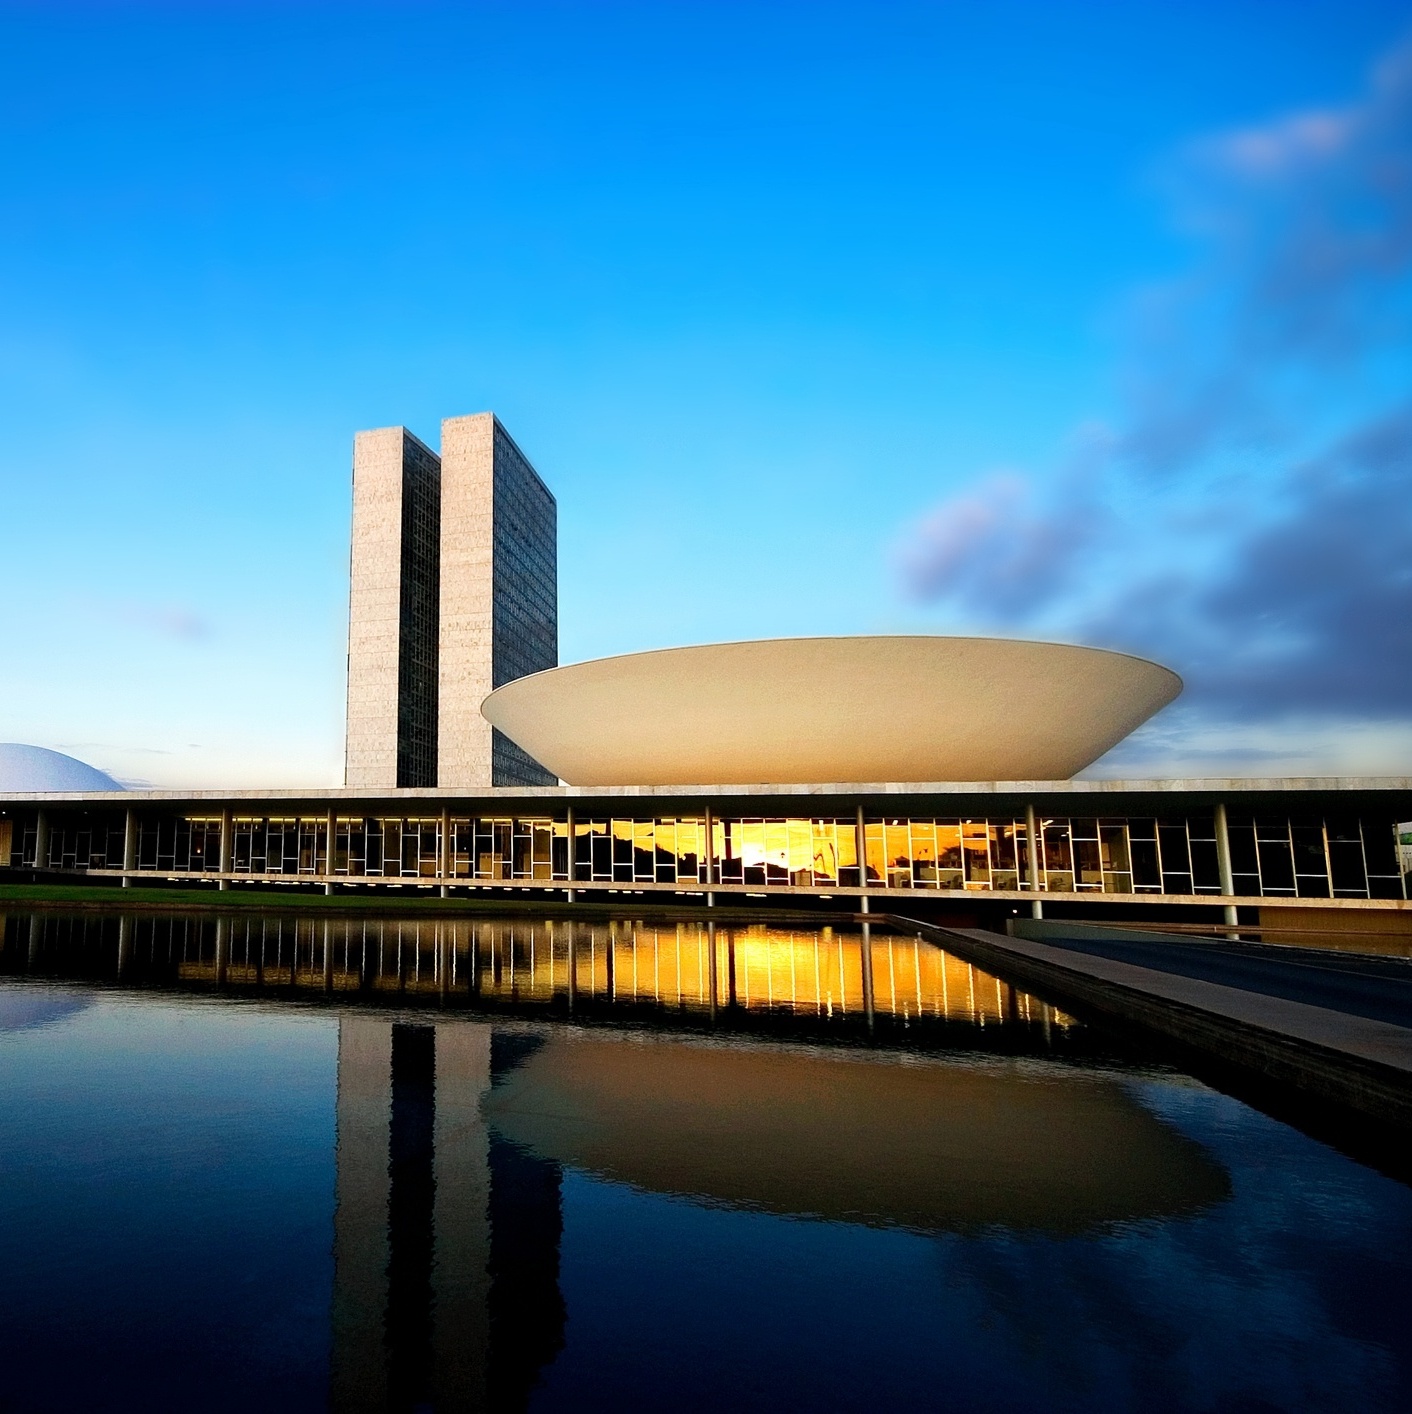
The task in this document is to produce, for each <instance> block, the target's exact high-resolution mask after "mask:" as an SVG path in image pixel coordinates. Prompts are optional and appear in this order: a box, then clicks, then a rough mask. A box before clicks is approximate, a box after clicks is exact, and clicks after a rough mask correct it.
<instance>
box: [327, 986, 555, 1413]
mask: <svg viewBox="0 0 1412 1414" xmlns="http://www.w3.org/2000/svg"><path fill="white" fill-rule="evenodd" d="M540 1044H542V1040H541V1038H539V1037H536V1036H533V1035H521V1034H515V1033H505V1032H492V1030H491V1028H490V1027H489V1026H487V1025H483V1024H477V1023H472V1022H456V1023H441V1024H436V1025H423V1024H420V1023H407V1022H401V1021H386V1020H381V1019H379V1018H377V1017H373V1016H358V1015H351V1016H350V1015H346V1014H345V1015H344V1016H342V1017H341V1018H340V1019H339V1033H338V1101H337V1129H338V1140H337V1143H338V1151H337V1174H338V1176H337V1195H336V1201H337V1206H336V1210H335V1216H334V1294H333V1320H332V1324H333V1345H332V1368H331V1377H330V1378H331V1391H330V1396H331V1397H330V1403H331V1407H332V1408H333V1409H334V1410H337V1411H356V1410H382V1409H398V1410H415V1409H438V1410H442V1409H447V1410H449V1409H458V1410H473V1409H487V1408H488V1409H495V1410H515V1409H522V1408H524V1406H525V1403H526V1400H527V1398H528V1395H529V1391H530V1389H531V1388H532V1387H533V1385H534V1383H535V1381H536V1379H537V1377H538V1373H539V1371H540V1369H541V1368H542V1367H543V1366H544V1365H545V1364H546V1363H547V1362H549V1361H550V1360H552V1359H553V1357H554V1355H555V1354H556V1353H557V1352H558V1350H559V1348H560V1346H561V1345H562V1344H563V1330H564V1304H563V1300H562V1298H561V1296H560V1294H559V1238H560V1234H561V1232H562V1227H563V1218H562V1213H561V1207H560V1182H561V1174H560V1166H559V1164H558V1163H557V1162H555V1161H554V1160H552V1159H544V1158H540V1157H537V1156H535V1155H533V1154H531V1153H529V1152H528V1151H526V1150H524V1149H522V1148H520V1147H519V1146H517V1145H515V1144H513V1143H511V1142H509V1141H508V1140H506V1139H504V1138H501V1137H499V1136H498V1135H496V1134H495V1133H494V1132H493V1131H492V1130H491V1129H490V1128H489V1127H488V1126H487V1123H486V1119H485V1116H484V1111H483V1105H484V1102H485V1101H486V1099H487V1097H488V1095H489V1092H490V1091H491V1089H492V1087H494V1086H495V1085H496V1084H497V1083H500V1082H501V1081H503V1079H504V1078H505V1077H506V1076H507V1075H508V1074H509V1073H510V1072H512V1071H513V1070H514V1069H515V1067H516V1066H517V1065H519V1064H520V1063H521V1061H523V1060H524V1059H525V1058H526V1057H527V1056H528V1055H530V1054H532V1053H533V1051H534V1050H535V1049H536V1048H537V1047H538V1046H539V1045H540Z"/></svg>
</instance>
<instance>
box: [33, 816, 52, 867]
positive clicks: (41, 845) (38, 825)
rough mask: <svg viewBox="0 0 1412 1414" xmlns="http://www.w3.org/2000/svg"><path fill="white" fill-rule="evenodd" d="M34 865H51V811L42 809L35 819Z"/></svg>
mask: <svg viewBox="0 0 1412 1414" xmlns="http://www.w3.org/2000/svg"><path fill="white" fill-rule="evenodd" d="M34 867H35V869H36V870H38V869H47V868H48V867H49V813H48V811H45V810H41V811H40V812H39V813H38V814H37V815H36V816H35V820H34Z"/></svg>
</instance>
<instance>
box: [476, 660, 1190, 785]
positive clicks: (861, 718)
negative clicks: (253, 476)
mask: <svg viewBox="0 0 1412 1414" xmlns="http://www.w3.org/2000/svg"><path fill="white" fill-rule="evenodd" d="M1181 689H1182V682H1181V679H1180V678H1179V677H1178V676H1177V675H1176V674H1175V673H1173V672H1171V671H1170V670H1169V669H1167V668H1163V667H1161V666H1159V665H1158V664H1156V663H1150V662H1148V661H1147V660H1145V659H1143V658H1134V657H1130V656H1129V655H1127V654H1125V653H1112V652H1108V651H1106V650H1103V649H1098V648H1077V647H1073V646H1070V645H1067V644H1059V643H1026V642H1018V641H1016V640H1013V639H998V638H942V637H920V636H918V637H870V638H780V639H763V640H759V641H755V642H747V643H714V644H707V645H703V646H700V647H694V648H668V649H662V650H659V651H657V652H651V653H631V654H627V655H625V656H622V657H617V658H599V659H596V660H593V661H591V662H587V663H575V664H572V665H571V666H568V667H562V668H552V669H550V670H549V671H548V672H543V673H534V674H532V675H531V676H529V677H524V678H520V679H518V680H517V681H515V682H512V683H507V684H506V685H505V686H504V687H501V688H498V689H497V690H496V691H494V692H492V693H491V694H490V696H489V697H487V698H486V699H485V701H484V702H483V703H482V705H481V712H482V714H483V715H484V716H485V717H486V718H487V720H489V721H490V722H491V723H492V724H493V725H494V726H496V727H498V728H499V729H500V730H501V731H502V732H504V733H505V735H506V736H508V737H510V739H511V740H512V741H514V742H516V743H517V744H518V745H520V746H521V747H523V748H524V749H525V750H526V751H527V752H529V754H530V755H531V756H533V757H534V758H535V760H537V761H539V762H541V763H542V764H543V765H544V766H545V767H547V768H548V769H549V770H551V771H553V772H555V773H556V774H557V775H558V776H559V777H560V779H561V780H564V781H566V782H568V783H569V784H570V785H576V786H649V785H650V786H661V785H753V784H762V783H769V784H779V785H785V784H799V783H814V784H851V783H860V782H883V781H898V782H924V781H926V782H930V781H1003V780H1010V781H1018V780H1065V779H1067V778H1068V777H1070V776H1072V775H1073V774H1074V773H1075V772H1077V771H1080V770H1082V769H1083V768H1084V767H1085V766H1087V765H1089V764H1090V763H1091V762H1093V761H1095V760H1097V759H1098V757H1100V756H1102V755H1103V753H1104V752H1105V751H1107V750H1108V749H1109V748H1110V747H1112V746H1115V745H1116V744H1117V743H1118V742H1120V741H1121V740H1122V739H1123V738H1124V737H1125V736H1127V735H1128V734H1129V733H1130V732H1131V731H1132V730H1133V729H1134V728H1135V727H1137V726H1139V725H1140V724H1141V723H1143V722H1145V721H1146V720H1147V719H1148V718H1149V717H1150V716H1152V714H1153V713H1154V712H1156V711H1157V710H1158V709H1159V708H1161V707H1164V706H1166V704H1167V703H1169V702H1170V701H1171V700H1172V699H1173V698H1174V697H1176V696H1177V694H1178V693H1179V692H1180V691H1181Z"/></svg>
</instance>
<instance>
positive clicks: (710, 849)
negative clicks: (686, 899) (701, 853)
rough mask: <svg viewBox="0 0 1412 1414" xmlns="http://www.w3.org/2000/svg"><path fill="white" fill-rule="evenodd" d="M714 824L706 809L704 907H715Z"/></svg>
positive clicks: (707, 808)
mask: <svg viewBox="0 0 1412 1414" xmlns="http://www.w3.org/2000/svg"><path fill="white" fill-rule="evenodd" d="M715 883H716V822H715V820H714V818H713V817H712V815H711V807H710V806H709V805H708V806H707V807H706V907H707V908H715V906H716V889H715Z"/></svg>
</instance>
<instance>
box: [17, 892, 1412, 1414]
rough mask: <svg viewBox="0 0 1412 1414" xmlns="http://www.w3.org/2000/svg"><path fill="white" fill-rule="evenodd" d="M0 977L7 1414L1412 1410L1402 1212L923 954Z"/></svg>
mask: <svg viewBox="0 0 1412 1414" xmlns="http://www.w3.org/2000/svg"><path fill="white" fill-rule="evenodd" d="M3 941H4V945H3V948H0V1409H5V1410H11V1409H13V1410H31V1409H63V1410H70V1409H144V1410H149V1409H150V1410H163V1409H182V1410H193V1409H227V1408H229V1409H250V1408H260V1409H322V1408H326V1407H331V1408H333V1409H336V1410H355V1409H359V1410H361V1409H383V1408H394V1409H404V1410H416V1409H436V1410H447V1409H495V1410H518V1409H533V1410H550V1409H572V1410H583V1409H604V1410H607V1409H613V1410H622V1409H659V1408H670V1409H686V1410H694V1409H703V1410H711V1411H713V1414H718V1411H722V1410H737V1409H868V1410H872V1409H894V1408H905V1407H911V1408H919V1409H947V1410H958V1409H959V1410H970V1409H975V1410H1007V1409H1026V1410H1027V1409H1044V1410H1049V1409H1056V1410H1069V1409H1073V1410H1085V1411H1088V1410H1110V1409H1112V1410H1116V1409H1143V1410H1154V1409H1155V1410H1167V1409H1171V1410H1188V1409H1190V1410H1262V1409H1309V1410H1328V1409H1337V1408H1344V1407H1347V1408H1356V1409H1359V1410H1368V1409H1404V1408H1406V1407H1408V1405H1409V1403H1412V1398H1409V1396H1412V1370H1410V1369H1409V1351H1410V1350H1412V1341H1409V1330H1412V1325H1409V1318H1412V1281H1409V1278H1412V1193H1409V1191H1408V1190H1407V1189H1406V1188H1404V1187H1403V1186H1402V1185H1400V1184H1398V1183H1396V1182H1394V1181H1393V1180H1391V1179H1388V1178H1385V1177H1382V1176H1380V1175H1378V1174H1376V1173H1374V1172H1372V1171H1370V1170H1368V1169H1365V1168H1363V1167H1361V1166H1359V1165H1358V1164H1356V1163H1355V1162H1353V1161H1352V1160H1350V1159H1348V1158H1346V1157H1344V1156H1342V1155H1341V1154H1339V1153H1336V1152H1335V1151H1333V1150H1331V1149H1329V1148H1326V1147H1324V1146H1323V1145H1321V1144H1319V1143H1317V1142H1315V1141H1314V1140H1312V1139H1309V1138H1307V1137H1305V1136H1304V1135H1302V1134H1300V1133H1298V1132H1296V1131H1294V1130H1292V1129H1290V1128H1288V1127H1286V1126H1285V1125H1282V1124H1280V1123H1278V1122H1276V1121H1274V1120H1272V1119H1270V1118H1267V1117H1266V1116H1264V1115H1262V1114H1260V1113H1259V1112H1257V1111H1255V1110H1252V1109H1250V1108H1249V1107H1247V1106H1246V1105H1244V1104H1241V1103H1240V1102H1238V1101H1236V1100H1234V1099H1231V1098H1229V1097H1227V1096H1224V1095H1222V1094H1219V1093H1217V1092H1215V1091H1213V1090H1211V1089H1208V1088H1206V1087H1204V1086H1202V1085H1201V1084H1199V1083H1197V1082H1196V1081H1194V1080H1192V1079H1190V1078H1188V1077H1185V1076H1183V1075H1181V1074H1179V1073H1175V1072H1173V1071H1171V1070H1170V1069H1165V1068H1162V1067H1159V1066H1157V1065H1154V1064H1152V1063H1150V1062H1147V1061H1144V1059H1143V1058H1142V1057H1141V1056H1135V1055H1134V1054H1132V1053H1131V1052H1130V1051H1119V1050H1117V1049H1115V1048H1114V1046H1113V1045H1112V1044H1111V1043H1109V1042H1107V1041H1106V1040H1105V1039H1104V1038H1103V1037H1102V1036H1100V1035H1097V1034H1095V1033H1094V1032H1093V1031H1091V1030H1090V1029H1089V1028H1086V1027H1084V1026H1081V1025H1078V1024H1076V1023H1075V1022H1073V1021H1072V1020H1071V1019H1070V1018H1068V1017H1066V1016H1064V1015H1063V1014H1062V1013H1059V1012H1056V1011H1054V1010H1053V1009H1052V1008H1048V1007H1045V1006H1043V1005H1042V1004H1041V1003H1040V1002H1039V1001H1037V1000H1036V999H1033V998H1030V997H1026V996H1025V995H1024V994H1022V993H1018V992H1015V991H1014V990H1013V989H1010V988H1008V987H1006V986H1005V985H1004V984H1003V983H999V982H997V981H996V979H994V978H991V977H987V976H986V975H985V974H984V973H980V972H978V971H976V970H975V969H972V968H968V967H967V966H966V965H965V964H964V963H960V962H958V961H957V960H955V959H952V958H947V957H946V956H945V955H943V954H941V953H939V952H937V951H935V950H934V949H930V948H927V947H925V946H924V945H922V946H919V945H917V944H916V941H915V940H914V939H909V938H904V937H896V936H888V935H883V934H877V935H874V936H873V937H872V938H871V939H870V940H869V944H868V948H869V951H868V961H869V962H870V963H871V967H870V968H865V966H864V954H863V947H862V939H861V938H860V936H859V935H858V934H857V933H856V932H855V933H847V932H829V933H823V932H820V933H817V934H816V933H805V932H799V931H795V932H792V933H791V932H788V931H771V930H766V929H763V928H757V929H739V930H733V929H726V928H718V929H712V930H706V929H704V928H701V929H698V928H697V927H696V926H695V925H682V927H681V928H678V927H676V926H675V925H669V926H667V927H662V926H657V927H648V926H644V925H637V924H633V923H631V922H622V923H617V924H614V925H612V926H611V929H610V927H609V925H607V924H603V925H601V927H600V926H595V927H593V928H589V927H586V926H578V927H576V928H574V929H570V928H569V926H568V925H566V924H562V923H561V924H547V923H542V922H528V921H516V922H513V923H512V922H508V921H506V922H488V923H476V924H469V923H461V922H457V923H455V924H452V923H449V922H440V923H426V922H423V923H420V924H414V923H406V922H375V923H372V922H370V923H363V922H358V923H348V922H337V921H329V922H328V923H327V924H326V923H325V922H323V921H322V920H320V921H317V922H314V923H309V922H307V921H300V922H299V923H298V924H293V923H290V922H288V921H284V922H281V921H280V920H278V919H274V918H264V919H262V918H244V917H241V918H232V919H228V920H224V921H221V922H218V921H217V920H215V919H212V918H209V917H208V918H195V917H191V918H163V919H157V920H153V919H150V918H148V919H142V918H133V919H127V920H122V919H119V918H116V917H98V916H96V915H86V916H80V915H63V914H52V913H51V914H43V915H34V917H33V918H31V917H30V916H26V915H14V914H12V915H10V916H9V918H8V919H6V920H5V921H4V931H3ZM869 977H870V981H871V986H869V985H868V981H869ZM571 979H572V985H571ZM869 998H871V1001H872V1008H871V1011H872V1025H871V1028H870V1027H869V1022H868V1011H869V1007H868V1005H867V1003H868V1000H869Z"/></svg>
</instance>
